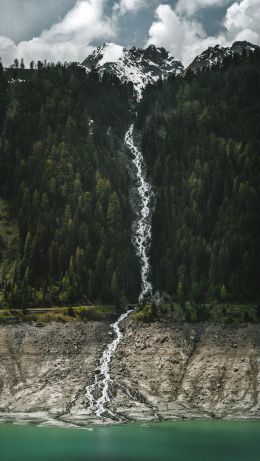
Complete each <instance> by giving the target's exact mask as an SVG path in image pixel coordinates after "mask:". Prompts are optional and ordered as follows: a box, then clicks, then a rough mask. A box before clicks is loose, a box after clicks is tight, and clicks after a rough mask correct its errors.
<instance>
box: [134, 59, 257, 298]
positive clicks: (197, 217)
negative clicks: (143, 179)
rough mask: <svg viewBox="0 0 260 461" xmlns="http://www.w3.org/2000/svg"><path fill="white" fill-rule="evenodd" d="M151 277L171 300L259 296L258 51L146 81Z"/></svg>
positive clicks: (143, 108)
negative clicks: (152, 200)
mask: <svg viewBox="0 0 260 461" xmlns="http://www.w3.org/2000/svg"><path fill="white" fill-rule="evenodd" d="M138 115H139V116H138V127H139V130H140V132H141V135H142V142H141V144H142V150H143V154H144V157H145V160H146V163H147V168H148V173H149V175H150V177H151V182H152V184H153V189H154V192H155V205H154V206H155V209H154V214H153V228H152V234H153V240H152V255H151V256H152V270H153V285H154V286H155V287H157V288H158V289H159V290H160V291H165V292H166V293H168V294H170V295H172V296H173V297H174V299H177V301H179V302H181V301H183V300H187V299H189V300H192V301H195V302H202V301H204V302H205V301H211V300H217V301H234V302H237V301H241V302H244V301H256V300H259V297H260V53H259V50H258V51H256V52H255V53H254V54H252V55H251V56H249V57H246V56H245V55H243V56H235V57H234V58H225V60H224V62H223V65H222V66H221V67H220V66H216V67H214V68H213V69H212V70H205V71H203V72H200V73H198V74H196V75H194V74H193V73H191V72H189V71H187V73H186V76H185V77H184V78H172V79H169V81H168V82H166V83H162V82H159V83H158V85H157V86H153V87H152V86H150V87H148V88H147V89H146V92H145V95H144V98H143V100H142V102H141V104H140V107H139V111H138Z"/></svg>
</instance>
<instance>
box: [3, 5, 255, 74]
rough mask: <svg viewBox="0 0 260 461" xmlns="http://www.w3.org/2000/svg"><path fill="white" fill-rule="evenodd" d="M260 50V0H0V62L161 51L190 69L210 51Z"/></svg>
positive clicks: (76, 59) (63, 59)
mask: <svg viewBox="0 0 260 461" xmlns="http://www.w3.org/2000/svg"><path fill="white" fill-rule="evenodd" d="M236 40H247V41H250V42H252V43H254V44H259V45H260V0H236V1H234V0H168V1H167V0H166V1H164V0H0V57H2V61H3V63H4V65H10V64H11V63H12V62H13V60H14V59H15V58H18V59H21V58H24V60H25V63H26V65H28V64H29V62H30V61H31V60H35V61H37V60H39V59H40V60H44V59H47V60H48V61H52V62H57V61H62V62H63V61H78V62H81V61H83V60H84V59H85V58H86V57H87V55H88V54H89V53H91V52H92V51H93V49H94V47H96V46H98V45H100V44H102V43H104V42H107V41H108V42H114V43H117V44H120V45H123V46H126V47H128V48H129V47H132V46H138V47H146V46H148V45H150V44H154V45H156V46H163V47H165V48H166V49H167V50H169V51H170V52H171V53H172V54H173V56H175V57H176V58H177V59H179V60H181V61H182V62H183V63H184V65H188V64H189V63H190V62H191V61H192V60H193V59H194V58H195V57H196V56H197V55H198V54H200V53H201V52H202V51H204V50H205V49H207V48H208V47H209V46H214V45H216V44H220V45H223V46H230V45H231V44H232V43H233V42H234V41H236Z"/></svg>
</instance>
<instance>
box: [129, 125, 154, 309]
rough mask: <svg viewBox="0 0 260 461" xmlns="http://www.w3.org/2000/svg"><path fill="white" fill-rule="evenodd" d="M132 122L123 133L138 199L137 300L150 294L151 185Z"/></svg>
mask: <svg viewBox="0 0 260 461" xmlns="http://www.w3.org/2000/svg"><path fill="white" fill-rule="evenodd" d="M133 133H134V124H132V125H131V126H130V128H129V130H128V131H127V133H126V135H125V144H126V146H127V147H128V149H129V150H130V152H131V154H132V157H133V158H132V163H133V165H134V168H135V170H136V178H137V192H138V196H139V201H138V218H137V221H136V223H135V228H134V232H133V241H134V245H135V247H136V252H137V255H138V257H139V258H140V263H141V283H142V285H141V293H140V296H139V301H142V300H143V299H144V298H146V297H149V296H151V294H152V284H151V282H150V276H151V266H150V261H149V249H150V244H151V238H152V229H151V219H150V218H151V206H150V205H151V197H152V189H151V185H150V184H149V183H148V182H147V180H146V179H145V176H146V175H145V166H144V159H143V156H142V153H141V152H140V150H139V149H138V148H137V147H136V146H135V144H134V136H133Z"/></svg>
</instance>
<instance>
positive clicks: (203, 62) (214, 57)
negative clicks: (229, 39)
mask: <svg viewBox="0 0 260 461" xmlns="http://www.w3.org/2000/svg"><path fill="white" fill-rule="evenodd" d="M257 48H259V46H258V45H253V44H252V43H249V42H246V41H243V42H234V43H233V45H232V46H231V47H230V48H229V47H223V46H220V45H216V46H214V47H209V48H208V49H207V50H205V51H203V53H201V54H200V55H199V56H197V57H196V58H195V59H194V61H193V62H192V63H191V64H190V65H189V66H188V69H190V70H192V71H193V72H195V73H196V72H199V71H201V70H202V69H203V68H210V67H212V66H214V65H216V64H221V63H222V62H223V60H224V59H225V58H227V57H233V56H234V55H235V54H239V55H242V54H243V53H245V55H249V54H250V52H253V51H255V50H256V49H257Z"/></svg>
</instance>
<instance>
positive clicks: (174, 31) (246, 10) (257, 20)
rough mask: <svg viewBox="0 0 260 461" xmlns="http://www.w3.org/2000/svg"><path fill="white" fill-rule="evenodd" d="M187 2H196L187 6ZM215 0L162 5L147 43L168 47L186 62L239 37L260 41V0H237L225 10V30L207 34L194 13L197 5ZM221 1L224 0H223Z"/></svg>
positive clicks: (199, 6)
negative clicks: (213, 47) (216, 33)
mask: <svg viewBox="0 0 260 461" xmlns="http://www.w3.org/2000/svg"><path fill="white" fill-rule="evenodd" d="M193 2H194V3H193ZM188 3H190V5H191V3H192V4H193V6H192V7H191V6H190V7H189V8H188ZM216 3H217V2H216V1H215V0H193V1H192V2H188V0H187V1H186V0H179V2H178V3H177V5H176V8H175V9H173V8H172V7H171V6H170V5H168V4H161V5H159V6H158V7H157V9H156V13H155V20H154V22H153V24H152V25H151V27H150V30H149V39H148V41H147V44H154V45H156V46H163V47H165V48H166V49H168V50H169V51H170V52H171V53H172V54H173V55H174V56H175V57H176V58H178V59H180V60H182V61H183V63H184V65H188V64H189V63H190V62H191V61H192V60H193V59H194V58H195V57H196V56H197V55H198V54H200V53H201V52H202V51H204V50H205V49H207V48H208V47H209V46H214V45H216V44H220V45H223V46H230V45H231V44H232V43H233V42H234V41H236V40H248V41H251V42H252V43H254V44H260V0H241V1H236V2H234V3H233V4H232V5H231V6H230V7H229V8H228V9H227V11H226V15H225V18H224V21H223V31H222V32H221V33H220V34H219V35H217V36H207V34H206V32H205V30H204V28H203V26H202V24H201V23H200V22H199V21H198V20H196V19H195V18H194V16H193V15H194V12H195V11H197V10H196V8H197V9H198V8H202V7H203V5H204V6H209V4H210V5H211V6H213V4H214V5H215V4H216ZM218 3H222V4H223V3H224V1H222V2H221V1H220V2H218Z"/></svg>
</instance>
